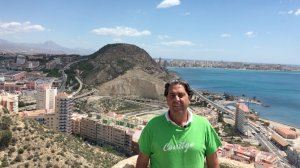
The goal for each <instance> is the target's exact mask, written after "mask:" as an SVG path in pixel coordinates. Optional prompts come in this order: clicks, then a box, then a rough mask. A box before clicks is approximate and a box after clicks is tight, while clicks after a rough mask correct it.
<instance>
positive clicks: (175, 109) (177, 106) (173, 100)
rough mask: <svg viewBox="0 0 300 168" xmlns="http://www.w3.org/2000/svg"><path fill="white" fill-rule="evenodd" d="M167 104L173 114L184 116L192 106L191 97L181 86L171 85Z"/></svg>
mask: <svg viewBox="0 0 300 168" xmlns="http://www.w3.org/2000/svg"><path fill="white" fill-rule="evenodd" d="M167 104H168V106H169V110H170V112H171V113H173V114H184V113H185V112H186V111H187V108H188V106H189V104H190V99H189V95H188V94H187V92H186V91H185V89H184V86H182V85H180V84H175V85H171V86H170V87H169V93H168V95H167Z"/></svg>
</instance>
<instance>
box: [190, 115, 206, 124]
mask: <svg viewBox="0 0 300 168" xmlns="http://www.w3.org/2000/svg"><path fill="white" fill-rule="evenodd" d="M193 121H194V122H196V123H197V124H201V125H202V124H207V125H210V123H209V121H208V120H207V118H205V117H203V116H199V115H196V114H193Z"/></svg>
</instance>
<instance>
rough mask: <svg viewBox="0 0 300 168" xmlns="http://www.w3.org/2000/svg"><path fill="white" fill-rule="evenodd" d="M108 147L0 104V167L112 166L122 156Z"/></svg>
mask: <svg viewBox="0 0 300 168" xmlns="http://www.w3.org/2000/svg"><path fill="white" fill-rule="evenodd" d="M108 150H109V149H104V148H100V147H94V146H91V145H89V144H86V143H85V142H84V141H82V140H81V139H79V138H75V137H73V136H68V135H65V134H62V133H59V132H56V131H53V130H49V129H47V128H45V127H44V126H42V125H40V124H38V123H37V122H35V121H33V120H23V119H21V118H19V116H17V115H16V114H9V113H7V112H4V111H3V110H2V107H0V167H56V168H58V167H111V166H112V165H114V164H116V163H117V162H118V161H120V160H122V159H124V157H123V156H120V155H119V154H116V153H113V152H109V151H108Z"/></svg>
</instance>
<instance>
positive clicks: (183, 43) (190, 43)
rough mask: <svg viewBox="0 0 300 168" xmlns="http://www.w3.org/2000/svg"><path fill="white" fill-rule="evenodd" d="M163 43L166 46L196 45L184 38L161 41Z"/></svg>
mask: <svg viewBox="0 0 300 168" xmlns="http://www.w3.org/2000/svg"><path fill="white" fill-rule="evenodd" d="M161 44H162V45H166V46H193V45H194V44H193V43H192V42H190V41H183V40H177V41H168V42H161Z"/></svg>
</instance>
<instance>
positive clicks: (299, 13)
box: [294, 8, 300, 16]
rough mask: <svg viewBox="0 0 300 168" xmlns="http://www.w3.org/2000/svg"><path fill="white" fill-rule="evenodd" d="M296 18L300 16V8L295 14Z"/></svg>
mask: <svg viewBox="0 0 300 168" xmlns="http://www.w3.org/2000/svg"><path fill="white" fill-rule="evenodd" d="M294 14H295V15H296V16H298V15H300V8H299V9H297V10H296V11H295V13H294Z"/></svg>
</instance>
